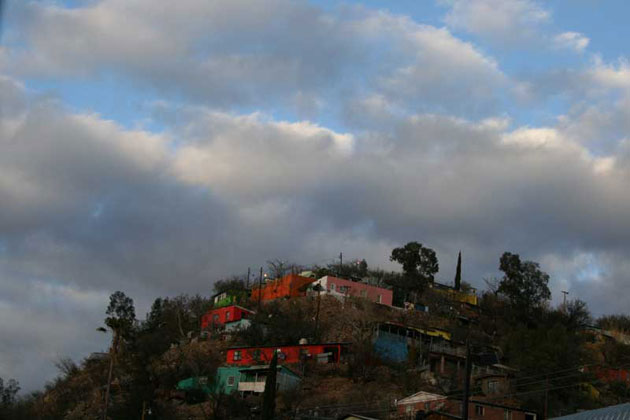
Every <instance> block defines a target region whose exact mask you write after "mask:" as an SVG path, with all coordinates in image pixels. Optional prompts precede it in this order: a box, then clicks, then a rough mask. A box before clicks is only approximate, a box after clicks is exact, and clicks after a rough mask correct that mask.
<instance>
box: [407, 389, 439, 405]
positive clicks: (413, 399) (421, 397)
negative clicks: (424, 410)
mask: <svg viewBox="0 0 630 420" xmlns="http://www.w3.org/2000/svg"><path fill="white" fill-rule="evenodd" d="M445 399H446V396H445V395H440V394H433V393H431V392H426V391H420V392H416V393H415V394H413V395H410V396H408V397H405V398H403V399H401V400H398V401H397V402H396V405H407V404H416V403H419V402H429V401H439V400H445Z"/></svg>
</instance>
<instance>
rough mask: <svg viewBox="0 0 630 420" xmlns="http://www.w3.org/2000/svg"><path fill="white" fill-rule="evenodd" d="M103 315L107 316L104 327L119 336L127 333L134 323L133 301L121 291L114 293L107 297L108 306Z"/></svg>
mask: <svg viewBox="0 0 630 420" xmlns="http://www.w3.org/2000/svg"><path fill="white" fill-rule="evenodd" d="M105 314H106V315H107V318H105V325H107V326H108V327H109V328H111V329H112V331H117V332H118V333H121V334H127V333H129V332H130V331H131V327H133V324H134V322H135V321H136V310H135V308H134V306H133V299H131V298H130V297H129V296H127V295H125V294H124V293H123V292H121V291H117V292H114V293H112V295H111V296H110V297H109V306H107V311H105Z"/></svg>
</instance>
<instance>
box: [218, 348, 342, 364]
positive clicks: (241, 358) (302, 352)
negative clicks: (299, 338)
mask: <svg viewBox="0 0 630 420" xmlns="http://www.w3.org/2000/svg"><path fill="white" fill-rule="evenodd" d="M349 346H350V344H349V343H326V344H299V345H296V346H262V347H233V348H230V349H228V351H227V359H226V363H227V364H228V365H237V366H251V365H256V364H261V363H262V364H264V363H269V362H270V361H271V358H272V357H273V353H274V352H275V351H278V362H279V363H287V364H291V363H300V362H302V361H308V360H316V361H318V362H321V363H339V361H340V360H342V359H343V358H344V357H345V355H346V354H347V352H348V348H349Z"/></svg>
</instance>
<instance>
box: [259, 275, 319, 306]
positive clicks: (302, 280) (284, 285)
mask: <svg viewBox="0 0 630 420" xmlns="http://www.w3.org/2000/svg"><path fill="white" fill-rule="evenodd" d="M313 281H315V280H314V279H312V278H310V277H303V276H300V275H297V274H288V275H286V276H284V277H282V278H280V279H276V280H272V281H269V282H267V283H266V284H264V285H263V286H262V289H261V288H259V287H257V286H254V288H253V289H252V295H251V300H252V302H257V301H258V300H259V299H260V300H261V301H262V302H266V301H270V300H274V299H279V298H285V297H286V298H290V297H298V296H304V295H306V286H307V285H309V284H310V283H312V282H313Z"/></svg>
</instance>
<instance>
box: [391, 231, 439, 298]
mask: <svg viewBox="0 0 630 420" xmlns="http://www.w3.org/2000/svg"><path fill="white" fill-rule="evenodd" d="M389 260H390V261H396V262H397V263H399V264H401V265H402V268H403V276H402V277H401V278H399V279H396V280H397V281H396V282H395V283H393V284H392V285H393V286H395V287H398V288H401V289H403V290H404V291H405V298H407V296H408V295H409V294H410V293H416V294H420V293H422V291H423V290H424V288H425V286H426V285H427V284H428V283H433V280H434V277H435V273H437V272H438V270H439V265H438V260H437V257H436V255H435V251H434V250H432V249H431V248H426V247H424V246H422V244H421V243H418V242H409V243H407V244H406V245H405V246H403V247H401V248H394V249H393V250H392V254H391V256H390V257H389Z"/></svg>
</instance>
